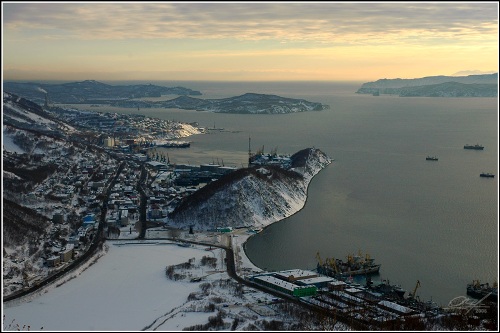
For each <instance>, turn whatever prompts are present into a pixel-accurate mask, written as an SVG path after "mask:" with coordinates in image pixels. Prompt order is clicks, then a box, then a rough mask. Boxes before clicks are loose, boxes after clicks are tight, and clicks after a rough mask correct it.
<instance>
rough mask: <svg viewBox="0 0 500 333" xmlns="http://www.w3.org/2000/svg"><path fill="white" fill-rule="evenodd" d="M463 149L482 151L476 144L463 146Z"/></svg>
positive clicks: (481, 147)
mask: <svg viewBox="0 0 500 333" xmlns="http://www.w3.org/2000/svg"><path fill="white" fill-rule="evenodd" d="M464 149H474V150H483V149H484V147H483V146H481V145H479V144H477V143H476V144H475V145H465V146H464Z"/></svg>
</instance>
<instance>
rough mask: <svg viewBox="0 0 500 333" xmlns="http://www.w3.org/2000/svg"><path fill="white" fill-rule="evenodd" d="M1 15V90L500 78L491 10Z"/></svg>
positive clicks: (376, 7)
mask: <svg viewBox="0 0 500 333" xmlns="http://www.w3.org/2000/svg"><path fill="white" fill-rule="evenodd" d="M2 13H3V20H2V33H3V38H2V44H3V45H2V46H3V47H2V51H3V62H2V79H3V80H16V81H26V80H32V81H33V80H36V81H48V80H56V81H82V80H87V79H93V80H96V81H125V80H129V81H141V80H142V81H147V80H151V81H238V82H239V81H253V82H258V81H327V82H328V81H342V82H347V81H349V82H366V81H375V80H378V79H381V78H419V77H426V76H437V75H448V76H453V75H454V74H455V73H460V72H470V71H472V72H478V73H487V72H498V3H496V2H457V3H454V2H450V3H423V2H404V3H389V2H377V3H358V2H342V3H338V2H282V3H275V2H259V3H252V2H247V3H242V2H225V3H220V2H219V3H217V2H203V3H197V2H195V3H192V2H170V3H167V2H160V3H158V2H154V3H151V2H145V3H143V2H140V3H138V2H130V3H109V2H108V3H83V2H71V3H43V2H42V3H38V2H37V3H23V2H15V1H11V2H2ZM110 13H112V15H110Z"/></svg>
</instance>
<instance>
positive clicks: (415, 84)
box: [356, 73, 498, 97]
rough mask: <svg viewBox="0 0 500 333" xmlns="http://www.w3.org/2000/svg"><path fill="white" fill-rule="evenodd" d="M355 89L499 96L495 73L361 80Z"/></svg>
mask: <svg viewBox="0 0 500 333" xmlns="http://www.w3.org/2000/svg"><path fill="white" fill-rule="evenodd" d="M356 93H357V94H370V95H374V96H379V95H398V96H400V97H498V73H494V74H483V75H468V76H444V75H440V76H427V77H423V78H417V79H399V78H398V79H380V80H377V81H374V82H366V83H363V85H362V86H361V87H360V88H359V89H358V91H356Z"/></svg>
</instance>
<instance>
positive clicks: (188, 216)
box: [169, 149, 331, 230]
mask: <svg viewBox="0 0 500 333" xmlns="http://www.w3.org/2000/svg"><path fill="white" fill-rule="evenodd" d="M308 156H309V158H307V162H306V164H305V167H296V168H294V169H292V170H283V169H281V168H279V167H272V166H259V167H254V168H248V169H240V170H238V171H236V172H235V173H233V174H231V175H230V176H229V177H226V178H221V179H220V180H219V181H218V182H215V183H212V184H209V185H207V186H206V187H205V188H203V189H202V190H200V191H199V193H197V194H196V195H193V196H191V198H190V199H189V200H188V201H186V202H185V203H184V204H183V205H182V206H180V207H179V209H178V210H177V211H176V212H174V215H173V216H172V217H171V220H170V221H169V222H170V223H171V224H172V225H175V226H179V227H188V226H191V225H192V226H193V227H194V228H195V229H199V230H207V229H211V228H216V227H226V226H231V227H240V226H247V227H250V226H251V227H256V228H261V227H265V226H267V225H269V224H271V223H274V222H276V221H279V220H281V219H283V218H285V217H288V216H290V215H293V214H294V213H296V212H298V211H299V210H300V209H302V207H303V206H304V204H305V201H306V197H307V187H308V185H309V182H310V180H311V179H312V177H313V176H314V175H316V174H317V173H318V172H319V171H320V170H321V169H323V168H324V167H326V166H327V165H328V164H330V163H331V159H330V158H329V157H328V156H326V155H325V154H324V153H323V152H321V151H320V150H317V149H310V150H309V155H308Z"/></svg>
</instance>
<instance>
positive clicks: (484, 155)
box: [100, 82, 498, 305]
mask: <svg viewBox="0 0 500 333" xmlns="http://www.w3.org/2000/svg"><path fill="white" fill-rule="evenodd" d="M125 83H129V82H120V84H125ZM148 83H149V82H148ZM153 83H155V84H164V85H166V86H174V85H179V86H184V87H188V88H191V89H195V90H200V91H201V92H202V93H203V96H201V97H202V98H222V97H231V96H237V95H241V94H243V93H246V92H255V93H266V94H275V95H280V96H283V97H291V98H304V99H307V100H309V101H314V102H321V103H323V104H328V105H330V109H328V110H324V111H320V112H306V113H299V114H288V115H233V114H216V113H207V112H196V111H185V110H172V109H150V110H147V109H144V110H140V111H137V110H134V109H118V108H100V111H104V110H109V111H118V112H123V113H144V114H146V115H148V116H152V117H158V118H162V119H171V120H177V121H183V122H194V121H196V122H198V123H199V124H200V126H205V127H213V126H215V127H218V128H219V127H223V128H224V129H225V130H226V131H224V132H216V131H213V133H211V134H207V135H198V136H193V137H191V138H189V140H190V141H191V142H192V144H191V148H189V149H177V150H168V153H169V158H170V160H171V162H173V163H191V164H202V163H210V162H212V161H214V162H217V161H218V162H219V163H222V162H223V163H224V164H225V165H226V166H227V165H232V166H237V167H241V166H246V163H247V159H248V138H249V137H251V146H252V150H253V151H255V150H256V149H257V148H260V147H261V146H264V150H265V151H266V152H269V151H270V150H271V149H274V148H277V151H278V153H283V154H285V153H286V154H288V153H290V154H293V153H295V152H296V151H298V150H301V149H303V148H307V147H316V148H320V149H321V150H322V151H324V152H325V153H326V154H328V155H329V156H330V157H332V158H333V159H335V161H334V162H333V163H332V164H331V165H329V166H328V167H327V168H325V169H324V170H322V171H321V172H320V173H319V174H318V175H317V176H316V177H315V178H314V179H313V180H312V182H311V184H310V187H309V192H308V200H307V203H306V205H305V207H304V208H303V209H302V210H301V211H300V212H299V213H297V214H295V215H293V216H291V217H289V218H287V219H285V220H283V221H280V222H278V223H275V224H273V225H271V226H270V227H268V228H266V229H265V230H264V231H263V232H261V233H260V234H258V235H256V236H254V237H252V238H251V239H250V240H249V241H248V242H247V244H246V253H247V255H248V256H249V258H250V259H251V260H252V261H253V262H254V263H255V264H256V265H257V266H259V267H261V268H267V269H268V270H281V269H292V268H303V269H312V268H314V267H315V265H316V259H315V256H316V253H317V252H318V251H319V253H320V255H321V257H322V258H323V259H324V258H326V257H335V258H340V259H345V258H346V256H347V255H348V254H354V253H357V252H358V251H361V252H363V253H366V252H368V253H369V254H370V255H371V257H372V258H374V259H375V261H376V262H378V263H381V264H382V267H381V270H380V275H379V276H378V277H376V278H375V280H378V279H389V280H390V282H391V283H393V284H400V285H401V286H402V287H403V288H405V289H406V290H407V291H411V290H412V289H413V288H414V287H415V284H416V281H417V280H419V281H420V283H421V287H420V288H419V289H418V292H417V294H418V295H420V297H421V299H425V300H429V299H431V298H432V300H434V301H436V302H437V303H438V304H440V305H446V304H447V303H448V301H450V300H451V299H452V298H454V297H457V296H460V295H465V287H466V284H467V283H468V282H471V281H472V280H473V279H479V280H481V281H483V282H490V283H492V282H494V281H498V99H497V98H424V97H420V98H399V97H394V96H378V97H374V96H369V95H357V94H355V93H354V92H355V91H356V90H357V89H358V88H359V86H360V83H318V82H301V83H223V82H161V83H159V82H153ZM114 84H116V83H114ZM171 97H172V98H173V97H175V96H171ZM475 143H479V144H482V145H483V146H485V149H484V150H483V151H474V150H464V149H463V146H464V144H475ZM427 155H436V156H437V157H438V158H439V161H437V162H435V161H426V160H425V157H426V156H427ZM481 172H492V173H494V174H495V175H496V178H493V179H490V178H480V177H479V174H480V173H481Z"/></svg>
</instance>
